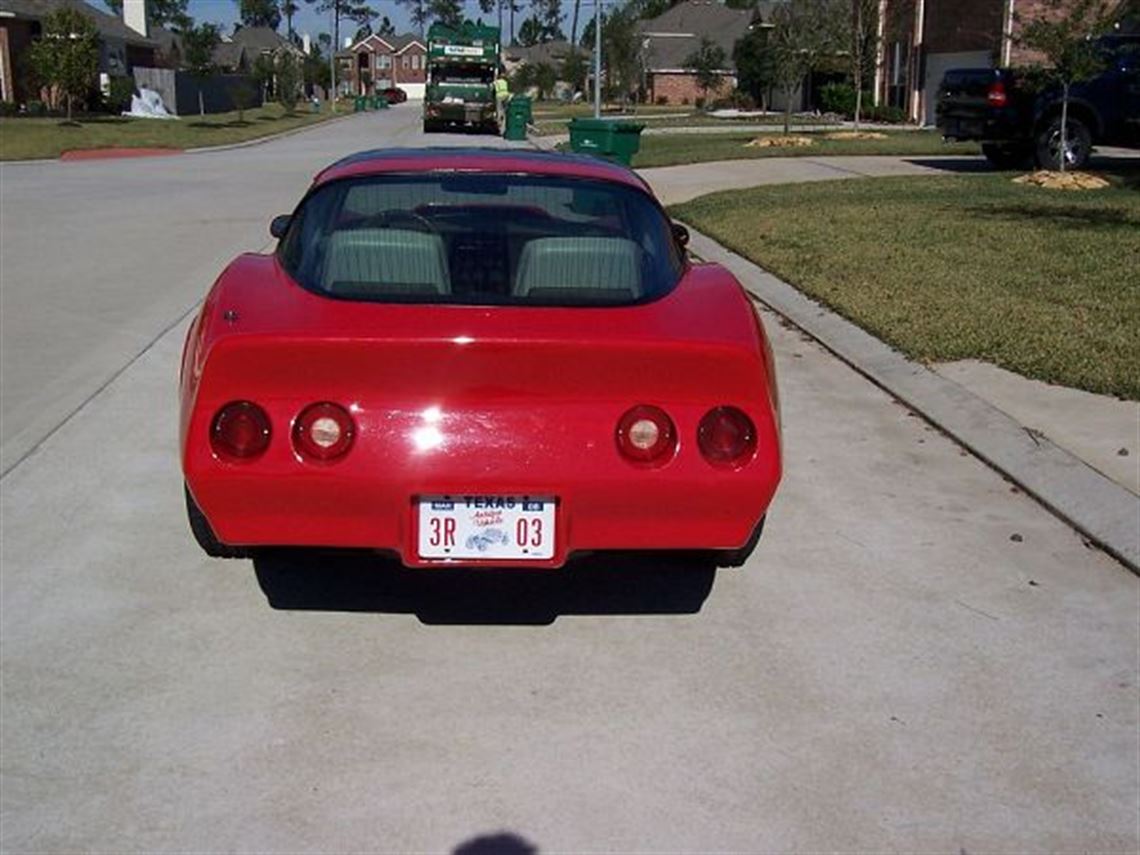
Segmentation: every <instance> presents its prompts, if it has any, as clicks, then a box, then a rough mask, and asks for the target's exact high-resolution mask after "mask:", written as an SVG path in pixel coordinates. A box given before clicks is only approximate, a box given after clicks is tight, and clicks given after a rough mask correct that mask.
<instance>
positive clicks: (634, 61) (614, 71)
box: [602, 9, 642, 106]
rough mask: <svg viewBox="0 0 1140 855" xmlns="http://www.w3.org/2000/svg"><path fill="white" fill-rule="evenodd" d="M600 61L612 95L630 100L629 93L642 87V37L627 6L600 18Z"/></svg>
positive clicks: (623, 100) (625, 101) (623, 99)
mask: <svg viewBox="0 0 1140 855" xmlns="http://www.w3.org/2000/svg"><path fill="white" fill-rule="evenodd" d="M602 62H603V68H604V69H605V70H604V74H605V81H606V88H607V89H608V90H609V93H610V95H611V96H616V97H618V98H620V99H621V102H622V105H623V106H625V105H626V104H628V103H629V94H630V93H631V92H634V91H636V90H637V89H638V88H640V86H641V71H642V68H641V36H640V34H639V33H638V31H637V18H635V17H634V16H633V14H632V13H631V12H630V11H629V10H627V9H615V10H613V11H611V12H610V13H609V14H607V15H606V16H605V17H604V18H602Z"/></svg>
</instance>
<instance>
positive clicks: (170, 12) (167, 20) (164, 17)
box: [103, 0, 194, 32]
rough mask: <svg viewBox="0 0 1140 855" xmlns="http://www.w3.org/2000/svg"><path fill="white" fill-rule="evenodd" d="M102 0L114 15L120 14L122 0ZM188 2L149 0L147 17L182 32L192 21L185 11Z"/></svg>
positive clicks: (162, 25) (188, 0) (159, 24)
mask: <svg viewBox="0 0 1140 855" xmlns="http://www.w3.org/2000/svg"><path fill="white" fill-rule="evenodd" d="M103 2H105V3H106V4H107V8H108V9H110V10H111V11H112V12H114V13H115V14H116V15H118V16H120V17H121V16H122V14H123V0H103ZM189 2H190V0H150V2H149V3H147V7H146V14H147V19H148V20H149V21H150V22H151V23H152V24H158V26H160V27H170V28H171V29H173V30H177V31H178V32H182V31H183V30H186V29H189V28H190V27H191V26H192V25H193V23H194V22H193V21H192V20H191V19H190V15H189V14H188V13H187V12H186V6H187V5H188V4H189Z"/></svg>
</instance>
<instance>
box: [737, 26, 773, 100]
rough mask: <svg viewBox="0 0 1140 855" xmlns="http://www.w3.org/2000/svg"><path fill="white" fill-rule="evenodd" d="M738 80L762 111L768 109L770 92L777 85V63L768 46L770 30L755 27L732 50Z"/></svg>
mask: <svg viewBox="0 0 1140 855" xmlns="http://www.w3.org/2000/svg"><path fill="white" fill-rule="evenodd" d="M732 60H733V63H734V64H735V65H736V78H737V81H738V85H739V87H740V88H741V89H743V90H744V91H745V92H747V93H748V94H749V95H751V96H752V98H753V100H754V101H755V102H756V103H757V104H758V105H760V108H761V109H765V110H766V109H767V108H768V90H770V89H771V88H772V87H773V86H774V85H775V84H776V69H775V61H774V59H773V56H772V48H771V46H770V45H769V44H768V30H767V29H765V28H762V27H753V28H752V29H751V30H749V31H748V32H747V33H746V34H745V35H744V36H742V37H741V38H740V39H739V40H738V41H737V42H736V45H735V46H734V47H733V49H732Z"/></svg>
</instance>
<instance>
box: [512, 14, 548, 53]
mask: <svg viewBox="0 0 1140 855" xmlns="http://www.w3.org/2000/svg"><path fill="white" fill-rule="evenodd" d="M541 40H542V24H540V23H539V22H538V18H536V17H535V16H534V15H531V16H530V17H529V18H527V19H526V20H525V21H523V22H522V26H521V27H519V38H518V41H519V44H520V45H522V46H523V47H530V46H531V45H536V44H538V43H539V42H540V41H541Z"/></svg>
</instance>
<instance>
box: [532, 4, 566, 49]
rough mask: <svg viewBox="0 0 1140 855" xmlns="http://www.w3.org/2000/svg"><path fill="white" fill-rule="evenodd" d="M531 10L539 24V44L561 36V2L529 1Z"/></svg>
mask: <svg viewBox="0 0 1140 855" xmlns="http://www.w3.org/2000/svg"><path fill="white" fill-rule="evenodd" d="M530 6H531V9H532V10H533V11H534V16H535V17H536V18H537V19H538V23H539V36H538V41H540V42H552V41H555V40H556V39H561V38H564V36H563V35H562V26H561V24H562V0H531V4H530Z"/></svg>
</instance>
